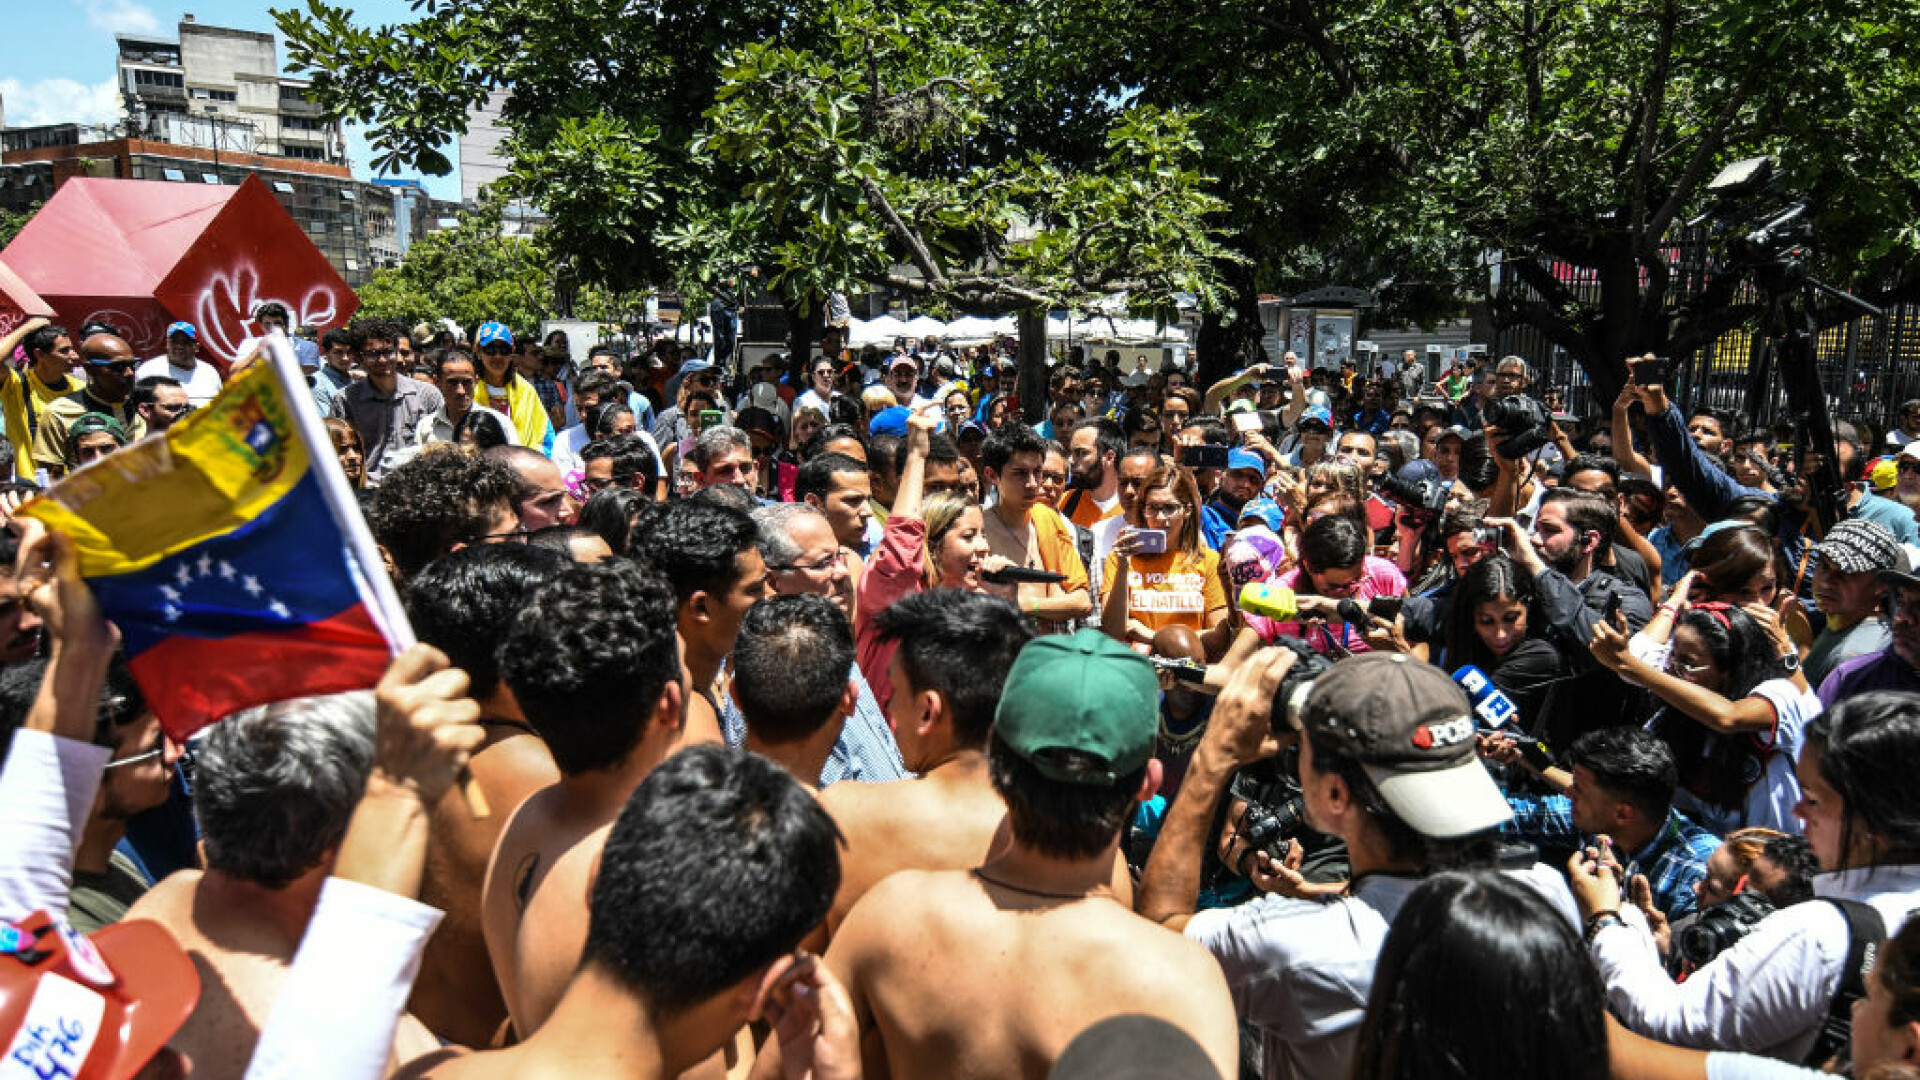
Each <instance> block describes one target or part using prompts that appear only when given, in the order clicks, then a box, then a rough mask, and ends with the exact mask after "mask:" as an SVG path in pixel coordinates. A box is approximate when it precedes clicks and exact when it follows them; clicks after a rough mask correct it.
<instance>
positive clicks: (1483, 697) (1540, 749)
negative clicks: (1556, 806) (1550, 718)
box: [1453, 664, 1553, 769]
mask: <svg viewBox="0 0 1920 1080" xmlns="http://www.w3.org/2000/svg"><path fill="white" fill-rule="evenodd" d="M1453 681H1454V682H1456V683H1458V684H1459V685H1460V689H1462V690H1465V691H1466V692H1467V700H1468V701H1469V702H1471V703H1472V705H1473V715H1474V716H1475V717H1477V718H1478V719H1479V721H1480V725H1481V727H1482V728H1485V729H1487V730H1489V731H1491V732H1492V733H1493V734H1496V735H1500V736H1502V737H1504V738H1509V739H1512V740H1513V741H1514V744H1515V745H1516V746H1518V747H1519V748H1520V756H1521V757H1523V758H1525V759H1526V761H1527V764H1528V765H1531V766H1533V767H1534V768H1535V769H1546V768H1548V767H1550V766H1552V765H1553V753H1552V752H1551V751H1550V750H1548V749H1547V744H1546V743H1543V742H1541V741H1540V740H1539V739H1536V738H1534V737H1533V736H1532V735H1529V734H1527V733H1526V732H1525V731H1522V730H1521V729H1520V725H1519V724H1516V723H1514V721H1515V720H1518V719H1519V718H1520V706H1518V705H1515V704H1514V703H1513V699H1512V698H1510V697H1508V696H1507V694H1506V691H1504V690H1502V689H1500V688H1499V687H1498V686H1495V685H1494V684H1493V679H1492V678H1490V677H1489V676H1488V675H1487V673H1486V672H1484V671H1481V670H1480V668H1479V667H1477V666H1476V665H1473V664H1463V665H1461V666H1460V667H1459V668H1457V669H1455V671H1454V673H1453Z"/></svg>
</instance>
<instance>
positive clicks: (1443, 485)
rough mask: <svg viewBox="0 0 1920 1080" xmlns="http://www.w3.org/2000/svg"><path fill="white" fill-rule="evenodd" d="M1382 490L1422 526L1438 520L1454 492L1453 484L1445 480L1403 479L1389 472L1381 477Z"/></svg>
mask: <svg viewBox="0 0 1920 1080" xmlns="http://www.w3.org/2000/svg"><path fill="white" fill-rule="evenodd" d="M1380 490H1381V491H1384V492H1386V493H1387V497H1388V498H1390V499H1392V500H1393V501H1394V502H1397V503H1399V504H1400V507H1401V509H1402V510H1403V511H1405V512H1406V514H1407V516H1408V518H1409V519H1410V521H1409V524H1410V525H1411V524H1414V523H1417V524H1419V525H1420V526H1421V527H1422V528H1424V527H1426V526H1427V525H1429V524H1431V523H1433V522H1434V521H1436V520H1438V519H1439V517H1440V514H1441V512H1442V511H1444V510H1445V509H1446V508H1447V499H1448V498H1449V497H1450V496H1451V495H1452V494H1453V485H1452V484H1449V483H1447V482H1445V481H1443V480H1403V479H1401V478H1400V477H1398V476H1395V475H1393V474H1392V473H1388V474H1387V475H1386V476H1383V477H1381V478H1380Z"/></svg>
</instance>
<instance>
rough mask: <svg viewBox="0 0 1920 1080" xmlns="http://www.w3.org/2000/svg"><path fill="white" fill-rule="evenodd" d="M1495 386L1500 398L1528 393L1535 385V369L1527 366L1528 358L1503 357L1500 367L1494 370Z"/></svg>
mask: <svg viewBox="0 0 1920 1080" xmlns="http://www.w3.org/2000/svg"><path fill="white" fill-rule="evenodd" d="M1493 385H1494V389H1495V390H1496V391H1498V396H1500V397H1507V396H1509V395H1512V394H1524V393H1526V392H1527V387H1529V386H1532V385H1533V369H1532V368H1531V367H1528V366H1527V360H1526V357H1524V356H1503V357H1501V358H1500V364H1499V366H1497V367H1495V368H1494V369H1493Z"/></svg>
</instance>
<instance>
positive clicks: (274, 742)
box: [127, 692, 430, 1080]
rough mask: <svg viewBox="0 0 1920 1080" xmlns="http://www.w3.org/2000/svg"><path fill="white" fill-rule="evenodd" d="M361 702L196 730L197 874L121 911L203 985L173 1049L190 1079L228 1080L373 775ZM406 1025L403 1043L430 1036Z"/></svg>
mask: <svg viewBox="0 0 1920 1080" xmlns="http://www.w3.org/2000/svg"><path fill="white" fill-rule="evenodd" d="M373 732H374V722H373V695H371V694H368V693H364V692H363V693H353V694H335V695H331V696H328V697H312V698H298V699H295V700H292V701H282V702H278V703H276V704H273V705H267V706H263V707H261V708H258V709H250V710H248V711H246V712H243V713H240V714H238V715H236V716H232V717H229V718H227V719H226V720H223V721H221V722H220V723H218V724H215V725H214V726H213V727H211V728H209V729H207V733H206V735H205V737H204V738H203V739H202V740H201V741H200V742H199V744H198V746H197V749H196V750H195V751H194V756H195V762H196V767H195V773H194V790H193V811H194V816H195V818H196V819H197V820H198V821H199V825H200V836H201V844H202V847H203V849H204V851H205V854H206V864H207V868H206V869H205V870H182V871H180V872H179V873H177V874H174V875H172V876H171V877H168V878H167V879H166V880H164V881H162V882H160V883H159V884H158V885H155V886H154V887H153V889H152V890H151V891H150V892H148V893H147V894H146V895H145V896H143V897H141V898H140V901H139V902H138V903H136V904H134V905H133V907H132V908H131V909H130V910H129V911H128V912H127V918H129V919H152V920H153V921H155V922H157V923H159V924H160V925H162V926H164V927H166V928H167V931H168V932H169V933H171V934H172V935H173V937H174V940H176V941H178V942H179V943H180V946H181V947H182V948H183V949H185V950H186V952H187V955H189V956H191V957H192V958H193V963H194V967H196V968H197V969H199V973H200V985H201V987H202V990H201V994H200V1001H199V1003H198V1004H197V1005H196V1006H195V1007H194V1011H193V1015H192V1016H190V1017H188V1018H187V1021H186V1023H185V1024H183V1025H181V1027H180V1031H179V1032H178V1034H176V1035H175V1036H174V1037H173V1039H172V1041H171V1045H172V1046H173V1047H175V1048H176V1049H178V1050H180V1051H182V1052H184V1053H185V1054H186V1055H187V1056H188V1057H189V1058H190V1059H191V1060H192V1061H193V1074H194V1076H196V1077H214V1078H215V1080H220V1078H227V1077H231V1078H238V1077H240V1076H242V1075H244V1074H245V1072H246V1069H247V1062H248V1060H249V1059H250V1058H252V1056H253V1047H254V1043H255V1041H256V1040H257V1039H258V1038H259V1034H260V1028H261V1026H262V1025H264V1024H265V1023H266V1020H267V1012H268V1010H270V1009H271V1008H272V1007H273V1002H274V999H275V998H276V997H278V996H279V993H280V985H281V983H282V982H283V981H284V980H285V979H286V976H287V969H288V967H289V966H290V965H291V964H292V963H293V955H294V952H295V951H296V950H297V949H298V948H299V947H300V939H301V937H302V936H303V935H304V934H305V933H306V929H307V920H308V919H309V917H311V916H312V914H313V909H314V905H315V904H316V903H318V902H319V899H320V886H321V885H322V884H323V883H324V882H325V881H326V879H327V875H328V874H329V873H331V872H332V869H333V860H334V856H335V854H337V853H338V851H339V849H340V842H341V840H342V838H344V837H345V835H346V832H347V822H348V820H349V819H350V818H352V816H353V809H354V807H355V806H356V805H357V804H358V803H359V801H360V795H361V792H362V790H363V789H364V788H365V787H366V783H367V773H368V771H369V770H370V769H371V768H372V767H373ZM429 1039H430V1036H428V1035H427V1033H426V1031H425V1029H424V1028H421V1027H420V1026H419V1025H418V1024H409V1025H407V1026H404V1027H403V1028H402V1031H401V1035H400V1037H399V1039H396V1043H398V1042H400V1041H401V1040H406V1041H407V1042H408V1045H409V1047H412V1046H414V1045H417V1043H418V1041H419V1040H429Z"/></svg>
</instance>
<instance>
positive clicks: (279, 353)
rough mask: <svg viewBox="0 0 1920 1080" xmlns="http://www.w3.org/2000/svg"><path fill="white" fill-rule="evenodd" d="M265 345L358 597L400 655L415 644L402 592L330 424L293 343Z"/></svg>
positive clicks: (282, 338)
mask: <svg viewBox="0 0 1920 1080" xmlns="http://www.w3.org/2000/svg"><path fill="white" fill-rule="evenodd" d="M262 345H263V346H264V348H265V350H266V354H267V362H268V363H270V364H272V365H273V373H274V375H275V377H277V378H278V379H279V381H280V392H281V396H282V397H284V398H286V400H287V407H288V408H289V409H291V410H292V411H293V427H294V432H295V434H297V435H298V436H299V437H300V438H301V439H302V440H304V441H305V442H306V444H307V459H308V466H307V467H308V468H310V469H312V470H313V473H314V475H315V476H316V477H318V478H319V481H320V491H321V493H322V494H323V495H325V496H326V500H327V508H328V509H329V510H331V511H332V512H333V520H334V521H335V522H336V523H337V524H338V525H339V526H340V531H341V533H342V534H343V535H344V536H346V538H347V554H348V555H350V556H351V557H352V561H353V562H354V563H355V564H357V565H355V567H354V570H355V572H356V573H357V574H358V575H359V578H360V580H359V586H360V595H361V596H362V597H363V598H364V599H366V600H367V601H368V604H367V608H368V610H369V611H370V612H371V613H372V615H373V620H374V622H375V624H377V625H378V626H379V627H380V632H381V634H382V635H383V636H385V637H386V639H387V644H388V647H389V648H391V649H392V650H393V653H394V654H395V655H396V656H397V655H399V654H400V653H401V652H402V651H403V650H405V649H406V648H408V647H409V646H411V645H412V644H413V643H414V641H415V640H416V639H415V638H414V636H413V624H412V623H411V622H408V621H407V611H406V608H404V607H402V606H401V604H400V592H399V590H397V589H395V588H394V587H393V579H392V578H391V577H388V576H387V572H386V569H385V567H386V561H385V560H384V559H382V558H381V557H380V545H379V544H377V543H375V542H374V539H373V533H371V532H369V531H368V529H367V520H366V518H365V517H364V516H363V515H362V514H361V513H360V503H359V500H357V499H355V498H354V496H353V488H351V487H349V486H348V485H347V474H346V473H345V472H342V471H341V469H340V459H339V457H338V456H337V455H336V454H335V452H334V449H333V440H332V439H331V438H329V437H328V436H327V428H326V425H325V424H322V423H321V422H320V410H319V409H318V408H317V407H316V406H315V405H314V403H313V391H312V389H311V388H309V387H308V386H307V380H306V377H305V376H303V375H301V374H300V361H299V360H297V359H296V358H295V357H294V354H293V343H292V342H290V341H288V340H287V335H286V334H285V332H283V331H281V330H279V329H277V328H276V329H274V330H272V331H270V332H269V333H268V334H267V337H266V339H265V340H264V341H263V342H262ZM402 378H405V376H402Z"/></svg>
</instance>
